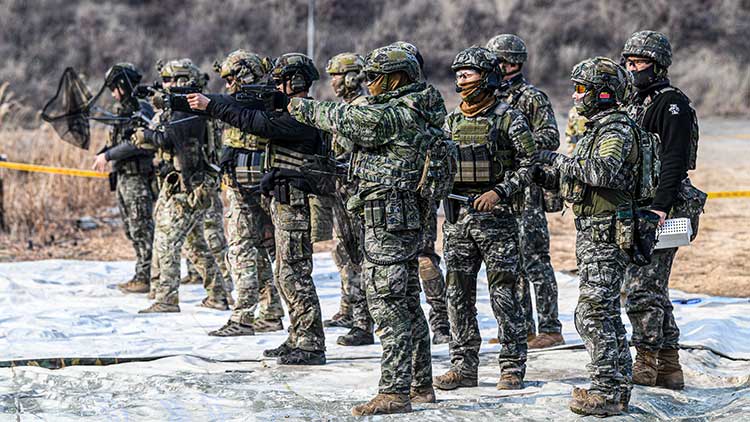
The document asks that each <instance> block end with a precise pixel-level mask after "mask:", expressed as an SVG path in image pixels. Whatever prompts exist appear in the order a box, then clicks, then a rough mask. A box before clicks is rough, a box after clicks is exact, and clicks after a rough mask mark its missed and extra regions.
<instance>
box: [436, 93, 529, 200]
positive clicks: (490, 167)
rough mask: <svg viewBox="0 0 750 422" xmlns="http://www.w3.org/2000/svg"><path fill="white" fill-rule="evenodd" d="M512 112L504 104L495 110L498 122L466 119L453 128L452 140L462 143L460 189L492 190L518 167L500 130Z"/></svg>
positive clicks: (459, 171) (458, 185)
mask: <svg viewBox="0 0 750 422" xmlns="http://www.w3.org/2000/svg"><path fill="white" fill-rule="evenodd" d="M509 109H510V106H509V105H508V104H507V103H504V102H500V103H499V104H498V105H497V106H496V107H495V109H494V111H493V114H494V115H495V116H496V117H495V118H494V120H493V119H490V118H488V117H484V116H481V117H477V118H472V119H467V118H465V117H463V116H462V117H461V118H460V120H459V121H458V122H457V123H456V125H455V126H454V127H452V128H451V137H452V139H453V141H454V142H456V143H457V144H458V163H457V164H458V170H457V171H456V177H455V179H454V186H455V187H456V188H457V189H459V190H464V189H471V190H475V189H478V190H487V189H490V188H492V187H493V186H495V185H496V184H497V183H500V182H502V179H503V177H504V171H505V170H506V169H508V170H510V169H513V168H514V157H515V152H514V150H513V146H512V143H511V140H510V139H508V137H507V134H505V133H503V134H501V133H500V130H499V129H498V128H497V123H498V122H499V121H500V120H501V119H502V117H503V115H504V114H505V113H506V112H507V111H508V110H509Z"/></svg>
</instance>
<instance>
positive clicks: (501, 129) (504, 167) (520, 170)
mask: <svg viewBox="0 0 750 422" xmlns="http://www.w3.org/2000/svg"><path fill="white" fill-rule="evenodd" d="M466 124H469V125H472V126H479V127H485V128H486V131H487V134H486V137H487V141H484V140H477V139H471V138H474V137H476V136H478V135H479V134H478V133H477V134H470V135H468V136H466V138H467V139H463V137H462V136H461V135H459V133H458V132H459V131H460V128H461V126H464V125H466ZM443 130H444V131H445V132H446V133H447V135H448V137H449V138H451V139H452V140H453V141H454V142H456V143H457V144H458V147H459V161H461V162H463V161H464V158H465V157H463V156H464V155H466V154H463V151H462V149H463V148H462V147H467V146H469V145H472V144H485V143H490V142H492V143H493V145H489V147H490V149H491V150H492V151H493V152H494V153H493V157H492V159H493V160H494V163H493V164H494V165H495V167H496V168H497V169H498V171H497V172H493V173H496V174H494V179H495V180H492V181H490V185H493V186H494V187H492V186H489V187H479V186H468V187H461V185H460V184H458V175H457V185H456V186H454V188H453V190H454V193H459V194H479V193H484V192H485V191H487V190H489V188H491V189H494V190H496V191H498V193H502V195H503V196H505V198H510V197H511V196H512V195H513V194H515V193H517V192H519V191H520V190H521V189H523V188H524V187H526V186H527V185H529V184H530V183H531V178H530V173H529V166H530V165H531V156H532V155H533V154H534V152H535V151H536V150H537V147H536V145H535V143H534V139H533V137H532V133H531V129H530V128H529V125H528V123H527V122H526V118H524V116H523V114H521V112H519V111H518V110H516V109H514V108H513V107H510V106H509V105H508V104H506V103H504V102H502V101H498V102H497V104H496V105H495V106H493V107H491V108H490V109H489V110H487V111H486V112H485V114H484V115H482V116H477V117H466V116H465V115H464V114H463V113H462V112H461V110H460V108H456V109H455V110H454V111H452V112H451V113H450V114H449V115H448V116H447V117H446V118H445V125H444V126H443ZM472 135H473V136H472ZM479 136H481V135H479Z"/></svg>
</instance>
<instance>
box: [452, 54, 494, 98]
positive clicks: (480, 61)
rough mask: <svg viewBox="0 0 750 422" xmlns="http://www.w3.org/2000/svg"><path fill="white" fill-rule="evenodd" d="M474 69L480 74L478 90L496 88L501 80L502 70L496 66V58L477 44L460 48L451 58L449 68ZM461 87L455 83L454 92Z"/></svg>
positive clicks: (454, 69)
mask: <svg viewBox="0 0 750 422" xmlns="http://www.w3.org/2000/svg"><path fill="white" fill-rule="evenodd" d="M459 69H474V70H476V71H478V72H479V73H480V74H481V75H482V84H481V85H480V86H479V90H480V91H486V90H488V89H497V88H498V87H499V86H500V82H501V80H502V75H501V72H502V70H501V69H500V67H499V66H498V58H497V56H496V55H495V53H493V52H492V51H490V50H488V49H486V48H484V47H479V46H476V45H475V46H471V47H469V48H467V49H465V50H462V51H461V52H460V53H458V54H457V55H456V58H455V59H453V64H451V70H452V71H454V72H455V71H457V70H459ZM461 91H462V89H461V88H460V87H459V86H458V85H456V92H461Z"/></svg>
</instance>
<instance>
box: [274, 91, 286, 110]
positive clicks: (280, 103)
mask: <svg viewBox="0 0 750 422" xmlns="http://www.w3.org/2000/svg"><path fill="white" fill-rule="evenodd" d="M288 105H289V96H288V95H286V94H284V93H283V92H281V91H276V92H274V93H273V109H274V110H281V111H286V107H287V106H288Z"/></svg>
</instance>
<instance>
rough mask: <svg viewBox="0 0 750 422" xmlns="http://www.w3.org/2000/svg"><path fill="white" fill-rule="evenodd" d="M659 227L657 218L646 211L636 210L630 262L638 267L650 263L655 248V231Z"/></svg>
mask: <svg viewBox="0 0 750 422" xmlns="http://www.w3.org/2000/svg"><path fill="white" fill-rule="evenodd" d="M658 227H659V216H658V215H656V214H654V213H653V212H651V211H648V210H637V211H636V218H635V236H634V242H633V248H632V250H631V252H630V253H629V255H630V262H632V263H633V264H635V265H638V266H639V267H643V266H646V265H648V264H650V263H651V257H652V256H653V254H654V246H656V241H657V237H656V229H657V228H658Z"/></svg>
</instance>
